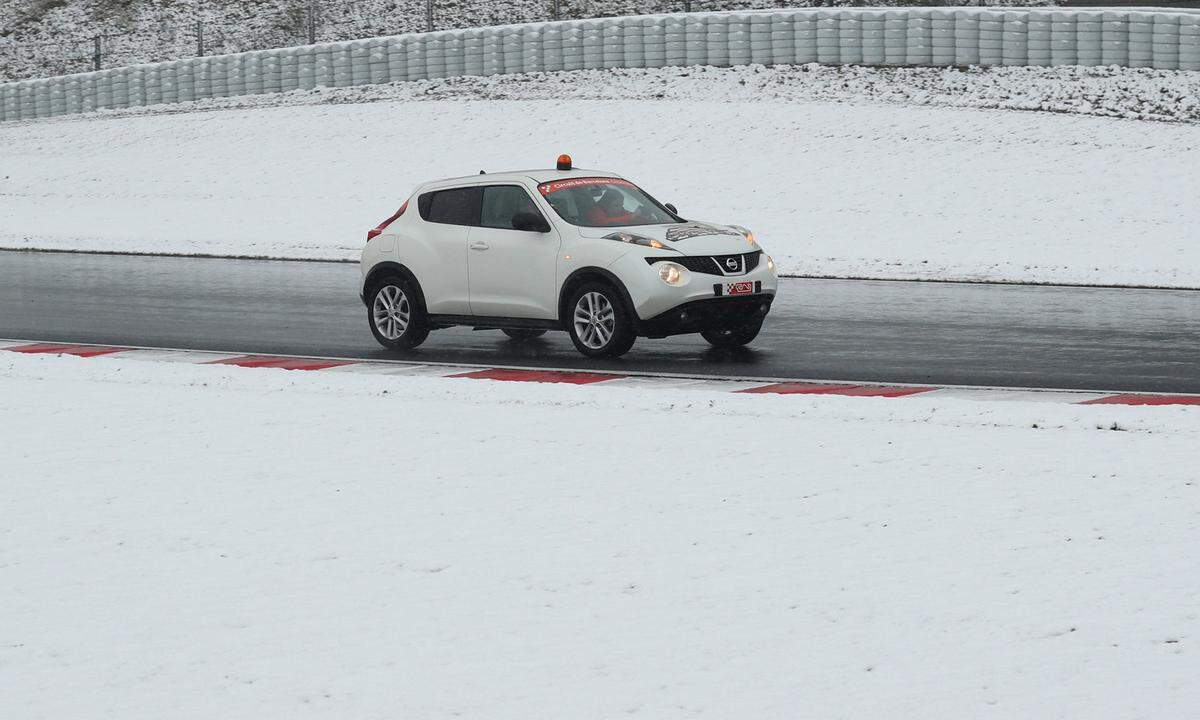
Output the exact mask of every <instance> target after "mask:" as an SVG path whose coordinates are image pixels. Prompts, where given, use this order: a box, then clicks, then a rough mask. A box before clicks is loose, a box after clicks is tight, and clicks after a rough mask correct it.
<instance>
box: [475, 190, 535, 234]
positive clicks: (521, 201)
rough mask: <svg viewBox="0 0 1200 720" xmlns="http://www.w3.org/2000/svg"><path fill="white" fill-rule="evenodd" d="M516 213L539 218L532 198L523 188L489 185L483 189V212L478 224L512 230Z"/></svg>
mask: <svg viewBox="0 0 1200 720" xmlns="http://www.w3.org/2000/svg"><path fill="white" fill-rule="evenodd" d="M517 213H533V214H534V215H537V216H538V217H541V215H542V214H541V213H540V212H538V209H537V205H534V204H533V198H531V197H529V193H527V192H525V189H524V188H521V187H518V186H516V185H490V186H488V187H485V188H484V189H483V210H482V212H481V214H480V219H479V224H480V225H482V226H483V227H486V228H500V229H503V230H512V229H513V225H512V220H513V216H514V215H516V214H517Z"/></svg>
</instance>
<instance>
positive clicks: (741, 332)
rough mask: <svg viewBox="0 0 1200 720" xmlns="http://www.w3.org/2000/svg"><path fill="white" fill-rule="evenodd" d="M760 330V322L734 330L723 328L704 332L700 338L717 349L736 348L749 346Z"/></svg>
mask: <svg viewBox="0 0 1200 720" xmlns="http://www.w3.org/2000/svg"><path fill="white" fill-rule="evenodd" d="M759 330H762V320H759V321H758V322H753V323H750V324H749V325H742V326H741V327H735V328H723V329H721V330H704V331H702V332H701V333H700V336H701V337H703V338H704V339H705V340H707V341H708V342H709V343H710V344H711V345H712V346H713V347H719V348H738V347H742V346H743V345H749V344H750V342H751V341H753V340H754V338H756V337H758V331H759Z"/></svg>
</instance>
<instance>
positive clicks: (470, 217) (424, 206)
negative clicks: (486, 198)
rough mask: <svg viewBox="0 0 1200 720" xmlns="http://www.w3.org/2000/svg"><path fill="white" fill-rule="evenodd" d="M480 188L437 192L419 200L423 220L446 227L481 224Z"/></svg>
mask: <svg viewBox="0 0 1200 720" xmlns="http://www.w3.org/2000/svg"><path fill="white" fill-rule="evenodd" d="M480 195H481V193H480V192H479V188H474V187H469V188H454V189H452V190H435V191H434V192H428V193H425V194H424V195H422V196H421V197H420V198H419V199H418V200H417V206H418V209H419V210H420V211H421V219H423V220H427V221H429V222H434V223H444V224H446V225H476V224H478V222H479V197H480Z"/></svg>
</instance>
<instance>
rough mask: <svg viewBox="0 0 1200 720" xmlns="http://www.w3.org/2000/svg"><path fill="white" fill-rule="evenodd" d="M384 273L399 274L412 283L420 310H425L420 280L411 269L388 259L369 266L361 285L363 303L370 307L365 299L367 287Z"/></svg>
mask: <svg viewBox="0 0 1200 720" xmlns="http://www.w3.org/2000/svg"><path fill="white" fill-rule="evenodd" d="M385 275H399V276H401V277H403V278H404V279H405V280H407V281H408V282H410V283H412V286H413V287H414V288H416V291H417V292H416V294H417V297H416V298H415V299H416V301H417V303H418V304H419V305H420V307H421V311H422V312H425V307H426V306H425V291H424V290H423V289H422V288H421V282H420V281H419V280H417V276H416V275H414V274H413V271H412V270H409V269H408V268H407V267H405V266H404V265H401V264H400V263H398V262H392V261H390V260H388V261H384V262H381V263H379V264H377V265H375V267H373V268H371V272H369V273H367V278H366V280H364V281H363V285H362V291H363V292H362V301H363V305H366V306H367V307H370V301H369V300H368V299H367V288H369V287H371V285H373V284H374V283H375V281H376V280H378V279H379V278H381V277H383V276H385Z"/></svg>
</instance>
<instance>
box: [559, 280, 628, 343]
mask: <svg viewBox="0 0 1200 720" xmlns="http://www.w3.org/2000/svg"><path fill="white" fill-rule="evenodd" d="M589 294H594V295H592V297H593V299H595V298H596V296H599V297H600V298H603V301H604V304H605V305H606V308H610V309H611V310H612V312H611V316H610V315H609V314H608V313H607V312H606V311H605V310H603V309H602V310H601V314H602V316H603V319H600V320H599V322H601V323H603V327H601V328H600V334H599V335H597V334H596V332H597V331H596V330H595V329H593V330H588V329H587V327H586V325H587V324H586V323H585V328H584V332H585V333H586V334H585V337H580V330H579V329H577V328H576V326H575V319H576V318H575V315H576V309H577V308H578V307H579V301H580V300H581V299H582V298H584V297H585V296H588V295H589ZM598 317H599V316H598ZM564 320H565V321H566V326H567V333H569V334H570V336H571V342H573V343H575V349H576V350H578V351H579V352H581V353H583V354H584V355H586V356H587V357H593V358H602V357H603V358H615V357H620V356H622V355H624V354H625V353H627V352H629V348H631V347H633V343H634V341H635V340H637V329H636V327H635V326H634V317H633V312H632V310H630V309H629V308H628V307H626V306H625V301H624V300H623V299H622V298H621V294H620V293H619V292H617V290H616V289H615V288H613V286H612V285H609V284H608V283H602V282H586V283H584V284H583V285H580V286H579V287H577V288H575V292H573V293H571V299H570V301H569V302H568V303H567V316H566V318H564ZM610 320H611V323H610V322H609V321H610Z"/></svg>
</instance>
